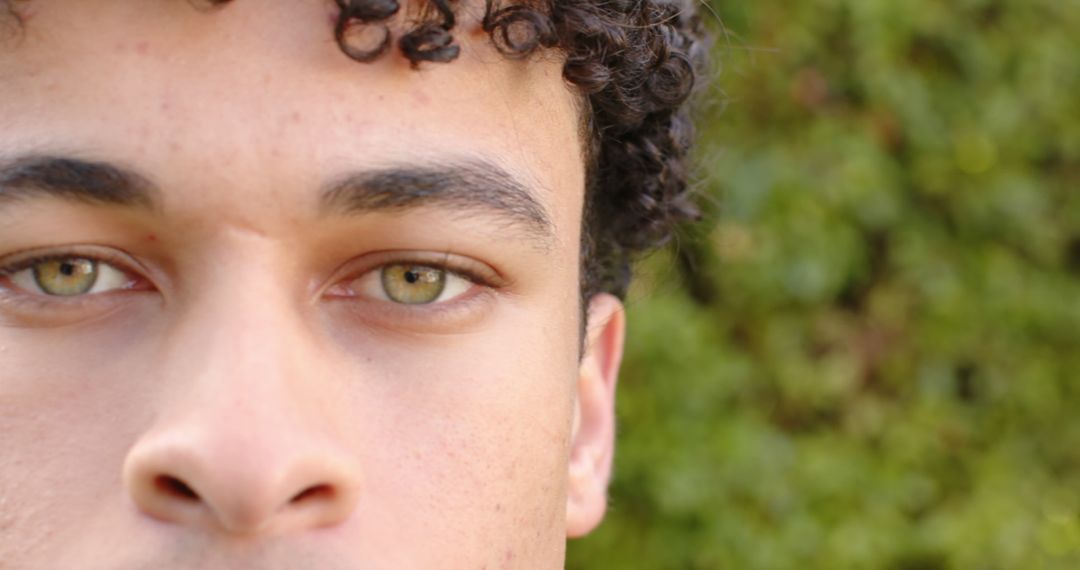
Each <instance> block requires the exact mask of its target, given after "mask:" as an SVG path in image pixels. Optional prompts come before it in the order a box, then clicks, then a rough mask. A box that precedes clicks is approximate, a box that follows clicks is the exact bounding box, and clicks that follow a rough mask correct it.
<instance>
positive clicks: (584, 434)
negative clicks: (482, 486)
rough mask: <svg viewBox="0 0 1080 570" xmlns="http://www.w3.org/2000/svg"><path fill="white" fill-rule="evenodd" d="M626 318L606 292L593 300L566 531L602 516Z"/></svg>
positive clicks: (589, 525) (580, 532) (587, 526)
mask: <svg viewBox="0 0 1080 570" xmlns="http://www.w3.org/2000/svg"><path fill="white" fill-rule="evenodd" d="M625 332H626V318H625V316H624V314H623V306H622V303H621V302H619V300H618V299H617V298H615V297H614V296H612V295H609V294H607V293H601V294H599V295H596V296H594V297H593V298H592V299H591V300H590V301H589V314H588V321H587V324H586V331H585V339H586V340H585V342H586V346H585V354H584V356H583V357H582V359H581V368H580V370H579V372H578V384H577V401H576V402H575V406H574V429H573V435H572V438H573V439H572V443H571V448H570V466H569V470H570V471H569V475H570V477H569V485H568V488H567V497H566V535H567V536H568V537H570V538H575V537H579V536H584V535H586V534H588V533H589V532H590V531H592V530H593V529H594V528H596V526H597V525H598V524H600V521H601V520H602V519H603V518H604V511H605V510H606V509H607V487H608V481H609V479H610V478H611V462H612V456H613V454H614V448H615V384H616V381H617V379H618V375H619V364H620V362H621V361H622V350H623V338H624V335H625Z"/></svg>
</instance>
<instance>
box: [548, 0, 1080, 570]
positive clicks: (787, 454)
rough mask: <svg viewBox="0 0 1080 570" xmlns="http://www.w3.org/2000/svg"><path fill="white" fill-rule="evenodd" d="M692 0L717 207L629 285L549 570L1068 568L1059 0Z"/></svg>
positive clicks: (1071, 18) (1073, 475) (1075, 172)
mask: <svg viewBox="0 0 1080 570" xmlns="http://www.w3.org/2000/svg"><path fill="white" fill-rule="evenodd" d="M712 9H714V10H715V11H716V14H717V16H718V18H719V19H721V20H723V22H724V24H725V26H726V29H727V31H726V34H725V35H722V36H721V38H720V41H718V43H717V56H716V57H717V59H718V60H720V61H722V62H723V64H724V70H723V74H722V75H721V77H720V79H719V82H718V83H717V84H716V85H715V86H714V90H713V93H714V94H713V95H712V97H713V99H715V100H717V101H719V100H721V99H723V100H724V101H725V102H726V104H725V105H724V109H722V111H723V112H722V113H721V109H720V105H718V104H713V105H711V106H710V108H709V109H708V110H707V112H706V113H705V114H704V115H703V118H702V121H701V123H700V125H699V128H700V130H701V131H702V133H701V134H702V137H701V140H700V143H699V147H698V151H699V156H700V164H701V167H702V191H703V197H704V199H705V203H706V204H707V207H708V208H711V209H712V210H714V212H713V213H714V216H713V218H714V221H713V222H712V223H710V224H707V225H703V226H701V227H699V228H697V229H696V230H695V231H696V233H695V234H693V235H688V236H686V238H685V239H683V240H681V242H680V247H679V248H678V250H677V251H673V252H668V253H667V254H664V255H658V256H655V257H654V258H652V259H650V260H648V262H647V263H646V264H645V266H644V267H643V268H642V275H641V278H640V279H639V281H638V285H637V288H636V289H635V290H634V292H632V293H631V299H630V301H629V313H630V316H629V322H630V337H629V341H628V342H629V346H628V353H627V359H626V362H625V364H624V368H623V373H622V377H621V385H620V392H619V393H620V400H619V404H618V407H619V420H620V432H619V442H618V450H617V455H616V474H615V480H614V482H613V486H612V489H611V509H610V513H609V516H608V518H607V520H606V522H605V523H604V524H603V526H601V528H600V529H598V530H597V532H596V533H594V534H593V535H592V536H590V537H589V538H586V539H584V540H581V541H574V542H572V543H571V545H570V552H569V560H568V567H569V568H572V569H574V568H578V569H586V568H588V569H595V568H599V569H609V568H611V569H621V568H628V569H629V568H643V569H654V568H655V569H666V568H679V569H682V568H686V569H698V568H701V569H706V568H708V569H712V568H731V569H750V570H753V569H788V568H790V569H796V568H797V569H800V570H805V569H819V568H820V569H828V570H838V569H846V568H853V569H854V568H860V569H861V568H866V569H879V568H882V569H896V570H944V569H954V568H955V569H965V570H966V569H987V570H990V569H1014V568H1022V569H1029V568H1030V569H1035V568H1062V569H1065V568H1080V421H1078V420H1077V419H1075V418H1074V417H1073V414H1074V413H1078V412H1080V384H1078V381H1080V57H1078V54H1080V34H1078V33H1077V31H1078V30H1080V2H1077V1H1076V0H997V1H995V0H954V1H951V2H941V1H934V0H909V1H907V2H896V1H890V0H806V1H803V2H790V1H780V0H759V1H757V2H738V3H734V2H731V3H726V4H723V5H716V6H713V7H712ZM717 27H719V26H717ZM721 91H722V92H723V95H722V96H721V95H720V93H721ZM714 103H715V102H714Z"/></svg>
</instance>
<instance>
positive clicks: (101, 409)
mask: <svg viewBox="0 0 1080 570" xmlns="http://www.w3.org/2000/svg"><path fill="white" fill-rule="evenodd" d="M100 333H104V334H100ZM130 342H131V339H130V338H129V337H128V336H127V335H126V334H124V333H123V332H121V333H119V334H117V333H109V332H107V331H98V330H94V329H87V330H85V331H82V332H80V333H77V334H75V333H72V331H68V334H63V333H60V334H58V333H56V332H55V331H53V332H46V331H42V330H34V329H3V328H0V347H2V349H0V442H2V443H0V445H2V451H0V560H3V559H15V560H26V559H32V557H33V556H34V553H35V552H38V551H40V554H42V555H45V554H48V552H47V549H48V548H50V547H52V548H54V547H55V540H56V539H57V537H58V536H61V535H65V534H74V535H76V536H77V534H78V531H79V530H80V529H81V530H83V531H85V525H87V524H88V521H90V520H91V519H92V518H93V517H94V516H95V515H97V514H98V513H100V512H101V511H102V509H107V508H114V506H115V505H120V504H123V503H122V499H123V489H122V487H121V481H120V465H121V464H122V462H123V458H124V455H125V453H126V452H127V449H128V447H129V446H130V444H131V442H133V441H134V439H135V435H136V434H137V432H138V431H139V425H140V424H143V425H145V424H146V423H147V422H148V421H149V418H148V417H147V413H146V411H145V410H146V408H147V406H145V404H144V403H141V402H142V401H143V400H144V398H143V396H142V395H141V394H140V388H139V384H140V383H142V384H145V383H144V382H140V379H141V378H144V376H142V375H141V374H139V373H138V372H137V368H136V365H135V360H136V359H133V358H131V356H132V355H130V354H128V353H126V352H125V350H124V348H125V346H130V345H129V343H130ZM128 352H129V351H128ZM9 556H10V557H9Z"/></svg>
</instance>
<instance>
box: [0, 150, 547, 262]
mask: <svg viewBox="0 0 1080 570" xmlns="http://www.w3.org/2000/svg"><path fill="white" fill-rule="evenodd" d="M160 193H161V192H160V189H159V188H158V187H157V186H155V185H154V184H153V183H152V182H151V181H150V180H149V179H148V178H146V177H145V176H143V175H141V174H139V173H137V172H136V171H134V170H131V169H128V168H125V167H123V166H120V165H117V164H113V163H109V162H99V161H90V160H82V159H77V158H71V157H65V156H55V155H31V156H25V157H20V158H16V159H14V160H10V161H7V162H3V161H0V206H3V204H4V203H5V202H8V201H18V200H22V199H34V198H41V197H53V198H61V199H65V200H74V201H77V202H85V203H90V204H100V205H112V206H122V207H131V208H140V209H145V210H153V209H156V208H157V207H158V204H159V203H160V200H159V198H160V196H159V195H160ZM419 208H446V209H449V210H455V211H457V212H460V213H461V214H463V215H469V214H473V215H487V216H489V217H491V218H493V219H495V220H497V221H498V220H502V221H503V222H505V224H504V225H505V228H506V229H508V230H516V232H515V233H523V234H524V236H525V237H526V238H527V239H528V240H530V241H534V242H535V243H536V244H537V246H538V247H540V248H541V249H549V248H550V247H551V243H552V242H553V241H554V239H555V231H554V226H553V224H552V222H551V219H550V218H549V216H548V214H547V211H546V210H545V208H544V207H543V205H542V204H541V202H540V201H539V200H538V199H537V197H536V195H535V194H534V191H533V190H531V189H530V188H529V187H528V186H527V185H525V184H524V183H522V182H521V181H519V180H518V179H517V178H515V177H514V176H513V175H511V174H510V173H509V172H507V171H506V170H504V169H503V168H501V167H499V166H498V165H495V164H493V163H491V162H487V161H483V160H470V161H464V162H457V163H450V164H444V165H433V166H400V167H397V166H393V167H388V168H381V169H374V170H361V171H356V172H352V173H348V174H346V175H344V176H341V177H339V178H338V179H337V180H336V181H335V182H333V183H331V184H329V185H327V186H326V187H325V188H324V189H323V190H322V192H321V193H320V209H321V211H322V213H323V214H332V213H337V214H345V215H349V214H359V213H368V212H379V211H382V212H402V211H407V210H415V209H419Z"/></svg>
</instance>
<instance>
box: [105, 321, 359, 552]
mask: <svg viewBox="0 0 1080 570" xmlns="http://www.w3.org/2000/svg"><path fill="white" fill-rule="evenodd" d="M233 309H234V312H233V313H232V314H233V315H237V314H240V313H243V312H244V311H243V309H242V308H238V307H236V306H234V307H233ZM279 313H280V311H279ZM217 314H219V315H220V313H217ZM208 321H212V322H213V323H214V325H216V326H214V327H211V328H207V327H205V326H203V327H200V326H191V327H188V328H189V330H188V331H187V333H188V334H187V335H186V336H185V335H184V334H183V333H179V336H180V338H173V339H171V341H170V342H169V343H168V346H169V347H170V348H169V349H168V350H167V354H166V355H164V357H163V359H162V360H163V361H164V362H163V365H162V368H161V369H163V370H166V371H167V372H166V373H165V374H164V380H163V382H162V384H164V385H165V386H167V388H163V390H168V392H159V394H160V397H159V398H156V399H155V400H154V401H155V402H161V403H160V404H159V405H158V407H157V408H156V409H155V410H154V411H155V413H156V419H155V420H154V421H153V423H152V425H150V426H148V428H147V429H146V431H145V432H143V433H142V434H141V435H140V436H139V437H138V438H137V439H136V441H135V443H134V445H133V446H132V447H131V449H130V450H129V452H128V454H127V457H126V458H125V461H124V465H123V473H122V476H123V482H124V486H125V488H126V490H127V492H128V495H129V496H130V498H131V499H132V500H133V502H134V504H135V506H136V507H137V508H138V509H139V510H141V511H142V512H143V513H144V514H146V515H149V516H151V517H153V518H155V519H158V520H160V521H163V522H167V523H173V524H176V525H182V526H185V527H201V528H202V529H210V530H213V531H214V532H223V533H228V534H237V535H251V534H277V533H284V532H297V531H304V530H308V529H315V528H320V527H327V526H333V525H336V524H339V523H341V522H343V521H345V520H346V519H348V518H349V516H350V515H351V513H352V512H353V510H354V508H355V505H356V503H357V501H358V498H359V493H360V486H361V470H360V468H359V466H358V462H359V460H358V457H357V453H356V450H355V449H352V447H355V446H354V445H350V443H349V440H348V435H347V434H349V433H351V432H352V430H350V429H349V428H348V426H346V425H343V424H342V423H341V422H342V418H348V417H350V416H349V414H348V413H347V410H344V409H342V408H340V407H339V406H340V405H341V403H342V401H344V399H343V398H340V397H337V396H333V394H334V387H335V386H334V384H333V382H332V381H330V380H327V379H326V377H325V376H327V375H326V374H324V373H321V372H320V370H321V369H320V367H319V364H318V363H319V362H323V361H325V359H321V358H320V356H322V355H319V354H313V353H312V351H310V350H308V351H305V349H304V348H303V347H304V346H305V344H304V343H303V342H302V339H301V338H300V336H298V335H299V334H300V333H296V334H293V333H295V331H296V330H297V328H298V327H292V326H290V325H289V324H288V323H286V322H268V321H267V320H266V319H255V318H253V319H246V318H238V319H236V320H235V321H234V322H231V323H223V322H222V319H220V318H216V319H208ZM260 321H261V322H260ZM233 325H235V326H233ZM207 331H210V332H207ZM312 344H314V343H309V345H312ZM177 346H183V347H187V348H184V349H176V348H175V347H177ZM170 351H171V352H170Z"/></svg>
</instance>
